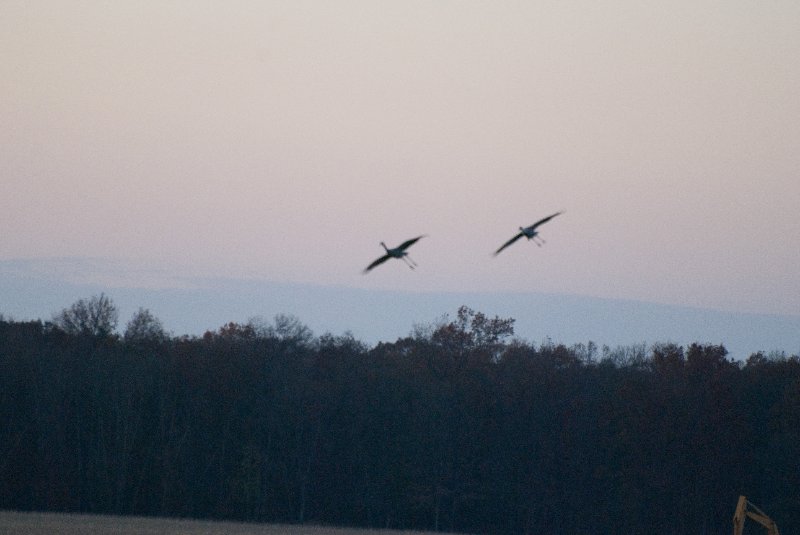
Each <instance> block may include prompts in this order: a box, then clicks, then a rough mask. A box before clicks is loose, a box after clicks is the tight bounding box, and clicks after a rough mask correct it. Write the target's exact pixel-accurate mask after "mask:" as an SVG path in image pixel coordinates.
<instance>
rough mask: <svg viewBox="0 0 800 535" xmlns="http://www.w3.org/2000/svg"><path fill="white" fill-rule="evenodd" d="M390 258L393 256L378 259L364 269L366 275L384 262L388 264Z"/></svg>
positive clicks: (386, 255)
mask: <svg viewBox="0 0 800 535" xmlns="http://www.w3.org/2000/svg"><path fill="white" fill-rule="evenodd" d="M390 258H391V256H389V255H388V254H385V255H383V256H382V257H380V258H378V259H377V260H375V261H374V262H373V263H371V264H370V265H368V266H367V267H365V268H364V273H367V272H368V271H369V270H370V269H372V268H374V267H375V266H379V265H381V264H383V263H384V262H386V261H387V260H389V259H390Z"/></svg>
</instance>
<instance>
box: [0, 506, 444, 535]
mask: <svg viewBox="0 0 800 535" xmlns="http://www.w3.org/2000/svg"><path fill="white" fill-rule="evenodd" d="M0 533H2V534H3V535H18V534H20V535H54V534H58V535H73V534H74V535H401V534H408V535H410V534H412V533H413V534H414V535H425V533H431V532H421V531H395V530H372V529H344V528H326V527H320V526H290V525H281V524H246V523H239V522H206V521H201V520H184V519H173V518H143V517H134V516H99V515H74V514H60V513H18V512H14V511H1V512H0Z"/></svg>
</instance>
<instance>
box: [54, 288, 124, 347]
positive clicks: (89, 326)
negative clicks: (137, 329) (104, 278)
mask: <svg viewBox="0 0 800 535" xmlns="http://www.w3.org/2000/svg"><path fill="white" fill-rule="evenodd" d="M118 317H119V314H118V312H117V307H116V306H115V305H114V302H113V301H112V300H111V298H110V297H107V296H106V295H105V294H102V293H101V294H100V295H99V296H96V295H95V296H92V297H91V298H90V299H88V300H86V299H79V300H78V301H76V302H75V303H73V304H72V306H71V307H69V308H65V309H64V310H62V311H61V312H59V313H58V314H56V315H55V316H54V317H53V324H54V325H55V326H56V327H58V328H60V329H61V330H63V331H65V332H67V333H70V334H75V335H87V336H97V337H101V338H104V337H106V336H110V335H111V334H112V333H113V332H114V329H116V328H117V320H118Z"/></svg>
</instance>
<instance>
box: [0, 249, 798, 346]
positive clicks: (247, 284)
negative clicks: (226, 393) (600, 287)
mask: <svg viewBox="0 0 800 535" xmlns="http://www.w3.org/2000/svg"><path fill="white" fill-rule="evenodd" d="M101 292H103V293H105V294H106V295H108V296H110V297H111V298H112V299H113V300H114V303H115V304H116V305H117V307H118V308H119V311H120V328H121V329H124V326H125V323H126V322H127V321H128V320H129V319H130V317H131V315H132V314H133V313H134V312H135V311H136V310H138V309H139V308H140V307H143V308H148V309H150V311H151V312H152V313H153V314H155V315H156V316H157V317H158V318H159V319H161V321H162V322H163V324H164V326H165V328H167V329H168V330H169V331H172V333H173V334H175V335H183V334H188V335H201V334H202V333H203V332H205V331H206V330H216V329H218V328H219V327H221V326H222V325H224V324H225V323H228V322H231V321H235V322H246V321H248V320H249V319H250V318H253V317H258V316H261V317H263V318H265V319H267V320H270V319H272V317H273V316H275V315H276V314H290V315H294V316H297V317H298V318H299V319H300V321H302V322H303V323H304V324H306V325H307V326H308V327H310V328H311V329H312V330H313V331H314V332H315V334H322V333H324V332H331V333H333V334H342V333H345V332H350V333H352V334H353V336H354V337H355V338H356V339H358V340H361V341H363V342H365V343H368V344H376V343H378V342H381V341H384V342H393V341H395V340H396V339H398V338H401V337H404V336H407V335H408V334H409V333H410V332H411V331H412V329H413V328H414V326H415V325H419V324H422V325H424V324H427V323H433V322H436V321H437V320H439V319H440V318H442V317H443V316H445V315H449V316H450V317H453V316H454V315H455V312H456V310H457V309H458V307H459V306H461V305H466V306H468V307H470V308H472V309H473V310H476V311H480V312H483V313H484V314H486V315H488V316H500V317H502V318H509V317H510V318H514V319H515V320H516V322H515V335H516V336H518V337H520V338H523V339H526V340H529V341H534V342H542V341H544V340H546V339H549V340H551V341H553V342H555V343H565V344H567V345H572V344H574V343H587V342H589V341H593V342H594V343H596V344H597V345H598V346H602V345H608V346H611V347H612V348H613V347H615V346H618V345H631V344H641V343H644V344H647V345H650V344H653V343H657V342H674V343H677V344H680V345H686V344H689V343H692V342H699V343H713V344H724V345H725V347H726V348H727V349H728V351H729V352H730V354H731V356H733V357H734V358H737V359H745V358H747V356H749V355H750V354H751V353H754V352H757V351H764V352H771V351H784V352H786V353H788V354H800V316H790V315H765V314H752V313H733V312H724V311H718V310H709V309H698V308H690V307H682V306H674V305H662V304H654V303H647V302H638V301H629V300H618V299H604V298H596V297H583V296H575V295H558V294H540V293H481V292H457V293H456V292H440V293H413V292H398V291H377V290H365V289H358V288H347V287H341V286H314V285H310V284H294V283H278V282H271V281H266V280H254V279H226V278H211V277H181V276H175V275H174V274H170V273H167V272H161V271H155V270H153V271H147V270H141V269H128V268H127V267H126V264H124V263H122V262H116V261H115V262H106V261H103V260H83V259H65V260H58V261H52V260H51V261H39V260H13V261H0V314H3V315H5V316H6V317H11V318H14V319H17V320H25V319H42V320H48V319H50V318H51V317H52V315H53V314H54V313H55V312H58V311H60V310H61V309H63V308H65V307H68V306H69V305H71V304H72V303H74V302H75V301H76V300H78V299H80V298H85V297H90V296H92V295H95V294H99V293H101Z"/></svg>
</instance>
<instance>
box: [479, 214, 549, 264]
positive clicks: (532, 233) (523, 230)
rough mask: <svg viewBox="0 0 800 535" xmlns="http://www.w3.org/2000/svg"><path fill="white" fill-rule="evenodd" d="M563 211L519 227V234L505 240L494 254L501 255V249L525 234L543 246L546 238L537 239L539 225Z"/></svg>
mask: <svg viewBox="0 0 800 535" xmlns="http://www.w3.org/2000/svg"><path fill="white" fill-rule="evenodd" d="M563 213H564V212H556V213H555V214H553V215H549V216H547V217H545V218H544V219H540V220H539V221H537V222H536V223H534V224H533V225H531V226H529V227H519V234H517V235H516V236H514V237H513V238H511V239H510V240H508V241H507V242H505V243H504V244H503V245H502V246H500V248H499V249H498V250H496V251H495V252H494V256H497V255H499V254H500V251H502V250H503V249H505V248H506V247H508V246H509V245H511V244H512V243H514V242H515V241H517V240H518V239H520V238H521V237H523V236H525V237H526V238H528V239H529V240H533V243H535V244H536V245H538V246H539V247H541V246H542V243H544V240H543V239H542V238H538V241H537V236H538V235H539V232H538V231H537V230H536V228H537V227H538V226H539V225H543V224H544V223H547V222H548V221H550V220H551V219H553V218H554V217H555V216H557V215H559V214H563ZM540 241H541V243H539V242H540Z"/></svg>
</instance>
